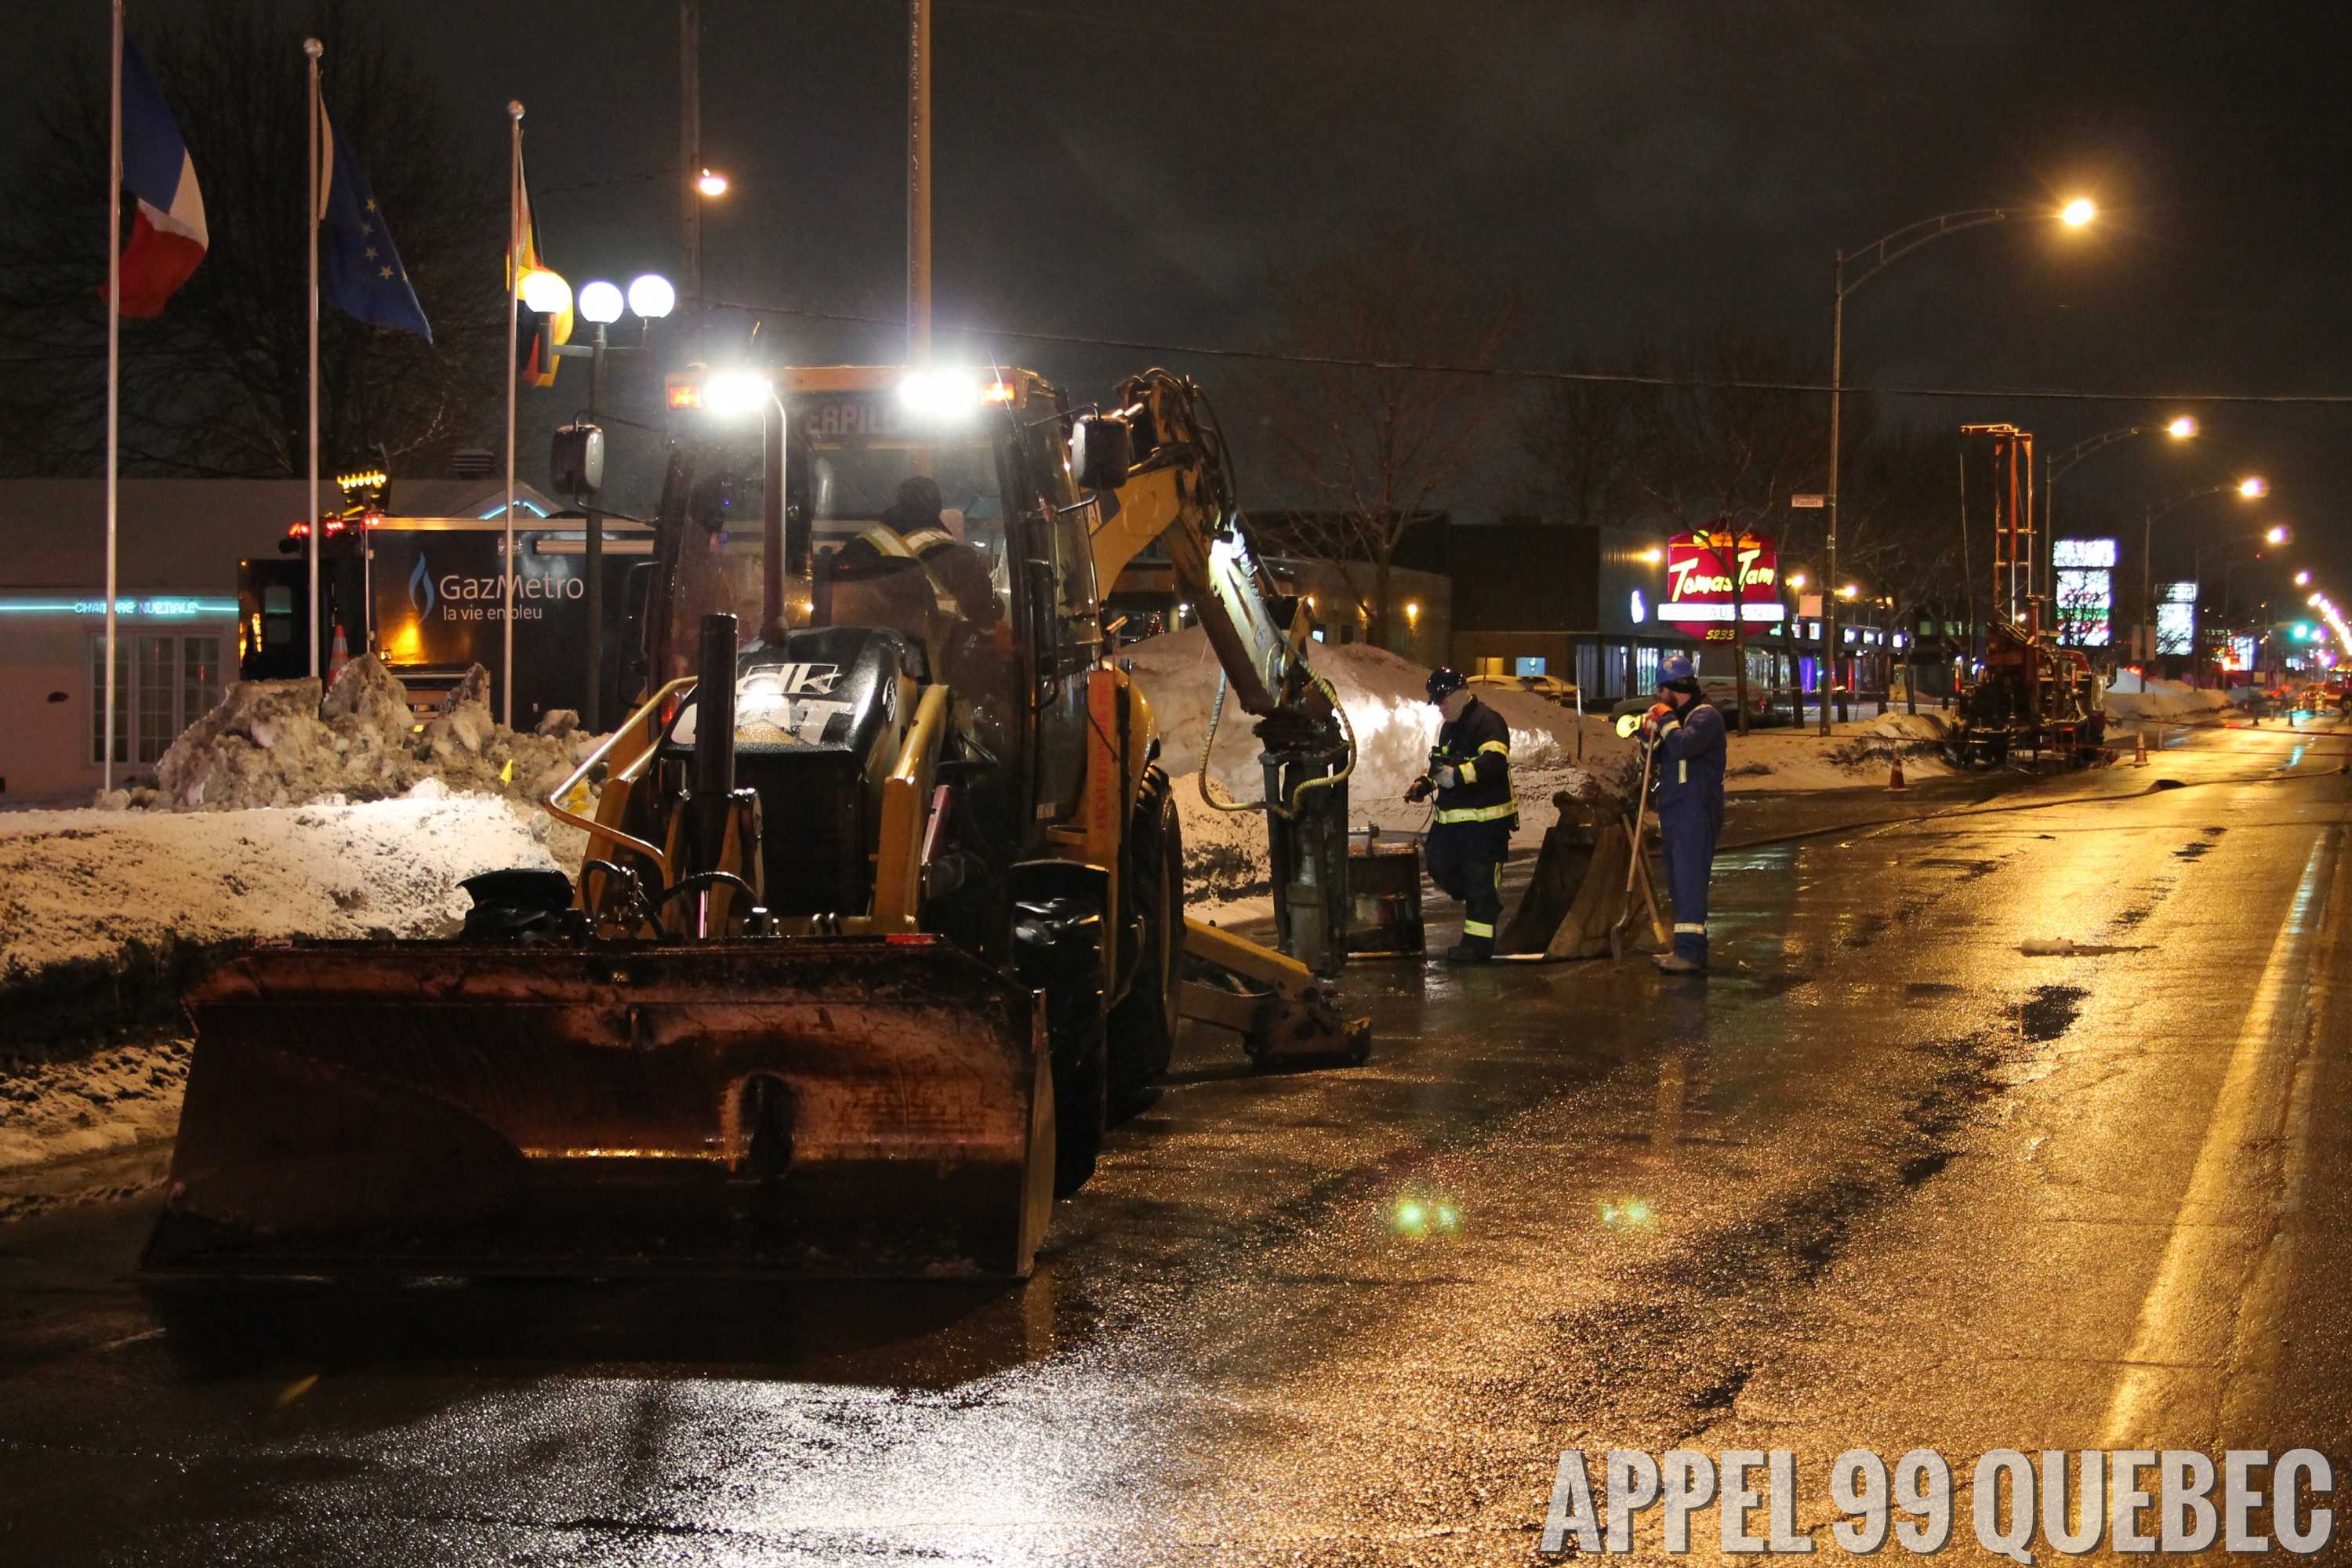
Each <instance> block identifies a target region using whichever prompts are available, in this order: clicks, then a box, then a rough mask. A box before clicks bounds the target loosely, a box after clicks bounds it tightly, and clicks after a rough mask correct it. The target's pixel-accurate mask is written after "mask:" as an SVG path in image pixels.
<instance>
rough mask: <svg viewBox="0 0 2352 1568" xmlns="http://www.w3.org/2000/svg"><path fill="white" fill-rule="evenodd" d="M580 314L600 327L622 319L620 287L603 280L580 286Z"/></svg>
mask: <svg viewBox="0 0 2352 1568" xmlns="http://www.w3.org/2000/svg"><path fill="white" fill-rule="evenodd" d="M580 313H581V315H583V316H584V317H586V318H587V319H588V320H589V321H593V322H595V323H596V324H597V325H598V326H610V325H611V324H612V323H613V322H614V321H619V320H620V319H621V290H620V288H619V286H618V285H616V284H612V283H607V282H605V281H604V279H602V278H599V279H596V280H595V281H594V282H593V283H583V284H582V285H581V286H580Z"/></svg>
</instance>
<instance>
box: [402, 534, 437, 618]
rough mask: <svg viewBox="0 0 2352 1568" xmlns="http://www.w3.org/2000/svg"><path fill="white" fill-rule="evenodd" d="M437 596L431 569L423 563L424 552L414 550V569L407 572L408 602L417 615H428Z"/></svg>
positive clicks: (431, 611)
mask: <svg viewBox="0 0 2352 1568" xmlns="http://www.w3.org/2000/svg"><path fill="white" fill-rule="evenodd" d="M439 598H440V595H437V594H436V593H435V592H434V591H433V572H432V569H431V568H430V567H428V566H426V565H425V552H423V551H422V550H420V551H418V552H416V566H415V570H414V571H412V572H410V573H409V574H408V603H409V605H410V606H411V607H412V608H414V609H415V611H416V613H417V614H418V615H419V616H429V615H431V614H432V613H433V605H434V604H435V603H436V601H437V600H438V599H439Z"/></svg>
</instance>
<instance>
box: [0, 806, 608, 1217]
mask: <svg viewBox="0 0 2352 1568" xmlns="http://www.w3.org/2000/svg"><path fill="white" fill-rule="evenodd" d="M582 838H583V836H582V835H579V834H577V833H574V832H572V830H570V829H567V828H562V827H559V826H557V825H556V824H555V823H554V821H553V819H551V818H550V817H549V816H546V814H545V813H543V812H531V811H527V810H525V809H524V808H522V807H520V806H518V805H515V804H513V803H512V802H510V801H508V800H504V799H497V798H492V797H488V796H482V795H472V796H453V795H449V794H448V793H447V792H446V790H445V789H444V788H443V787H442V785H441V784H440V783H439V782H438V781H437V780H433V779H426V780H425V781H423V782H422V783H420V784H417V785H416V786H415V789H414V791H413V792H412V793H411V794H410V795H408V796H406V797H404V798H402V799H399V800H388V801H377V802H374V803H372V804H369V805H307V806H302V807H299V808H294V809H286V808H277V809H266V810H248V811H207V812H190V813H177V812H148V811H121V810H114V811H99V810H80V811H26V812H12V813H8V814H5V815H0V1172H5V1171H6V1170H8V1169H9V1168H11V1167H12V1166H20V1165H25V1164H29V1163H35V1162H39V1161H47V1160H56V1159H62V1158H69V1157H73V1156H77V1155H84V1154H93V1153H100V1152H108V1151H110V1150H114V1149H120V1148H127V1147H131V1146H133V1145H137V1144H141V1143H146V1142H154V1141H156V1140H159V1139H162V1138H164V1137H168V1136H169V1135H170V1132H171V1130H172V1127H173V1124H174V1123H175V1122H176V1121H177V1119H178V1116H179V1101H180V1089H181V1087H182V1084H183V1083H184V1079H185V1077H186V1071H187V1068H186V1047H185V1045H184V1043H183V1042H182V1041H180V1040H179V1039H177V1038H174V1037H173V1030H174V1029H176V1027H177V1024H176V1020H175V1015H174V1011H173V1009H174V1007H175V999H176V998H177V996H178V994H179V992H180V989H181V987H182V986H183V985H184V984H185V983H186V982H187V981H188V980H190V979H191V978H193V977H194V974H195V973H196V972H197V970H198V969H199V968H200V967H201V966H202V964H203V963H204V962H205V959H206V957H207V956H208V955H209V954H210V953H212V952H215V951H216V950H217V949H219V948H221V947H223V946H225V945H226V944H228V943H231V942H238V941H244V940H251V939H255V938H291V937H414V936H425V935H429V934H434V933H436V932H438V931H443V930H446V929H447V927H448V926H449V925H450V924H451V923H452V922H454V921H457V919H459V918H460V917H462V916H463V914H464V913H465V910H466V908H467V904H468V903H469V902H470V901H471V900H468V899H467V896H466V894H465V892H464V891H463V890H462V889H460V888H459V887H458V883H460V882H461V881H463V880H464V879H467V878H468V877H471V876H474V875H477V874H478V873H479V872H483V871H495V870H501V869H504V868H509V867H523V866H528V867H541V868H545V867H555V866H558V865H560V864H562V863H564V862H567V861H570V862H576V860H577V858H578V856H579V854H580V849H581V843H580V840H581V839H582ZM126 1028H128V1029H129V1030H130V1031H131V1032H130V1033H128V1034H125V1033H122V1032H121V1031H123V1030H124V1029H126ZM142 1031H143V1032H142ZM5 1215H6V1204H5V1198H0V1217H5Z"/></svg>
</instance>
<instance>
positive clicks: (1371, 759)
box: [1121, 626, 1633, 898]
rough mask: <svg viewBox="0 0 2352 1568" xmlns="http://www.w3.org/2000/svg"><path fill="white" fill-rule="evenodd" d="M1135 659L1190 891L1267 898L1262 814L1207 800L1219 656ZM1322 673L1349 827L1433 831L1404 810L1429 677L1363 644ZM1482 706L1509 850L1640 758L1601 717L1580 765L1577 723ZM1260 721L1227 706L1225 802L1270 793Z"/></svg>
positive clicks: (1147, 652)
mask: <svg viewBox="0 0 2352 1568" xmlns="http://www.w3.org/2000/svg"><path fill="white" fill-rule="evenodd" d="M1121 651H1122V654H1123V656H1124V657H1125V658H1129V659H1130V660H1132V661H1133V666H1134V675H1135V680H1136V684H1137V685H1139V687H1141V688H1142V689H1143V694H1144V696H1145V698H1146V699H1147V700H1149V701H1150V704H1151V713H1152V717H1153V719H1154V720H1155V721H1157V722H1158V724H1159V727H1160V765H1162V766H1163V767H1165V768H1166V769H1167V770H1168V773H1169V776H1170V778H1171V781H1172V782H1173V783H1174V784H1175V787H1176V803H1177V810H1178V812H1179V813H1180V814H1181V817H1182V820H1183V825H1184V844H1185V854H1184V858H1185V871H1186V882H1187V885H1188V886H1189V887H1191V888H1192V889H1193V892H1194V894H1195V896H1196V898H1197V897H1199V896H1201V895H1202V894H1206V895H1209V896H1212V897H1220V898H1231V897H1234V896H1237V895H1239V894H1241V893H1244V892H1249V891H1262V890H1264V889H1265V885H1266V880H1267V874H1268V873H1267V867H1266V854H1265V817H1264V816H1262V815H1261V814H1258V813H1255V812H1252V813H1247V814H1235V813H1227V812H1221V811H1218V810H1216V809H1215V808H1214V807H1213V806H1210V805H1206V804H1204V803H1203V802H1202V799H1201V790H1200V770H1201V742H1202V739H1203V738H1204V737H1206V735H1207V734H1208V731H1209V715H1210V711H1211V710H1212V708H1213V706H1214V705H1215V702H1216V696H1217V677H1218V673H1219V669H1218V665H1217V657H1216V654H1215V652H1214V651H1213V649H1212V648H1211V647H1209V638H1208V634H1207V633H1206V632H1203V631H1202V630H1201V629H1200V628H1199V627H1197V626H1196V627H1193V628H1192V629H1191V630H1188V631H1181V632H1171V633H1170V634H1168V635H1167V636H1164V637H1150V638H1147V639H1146V640H1144V641H1142V642H1139V643H1136V644H1133V645H1131V646H1130V647H1127V648H1125V649H1123V650H1121ZM1312 657H1313V659H1314V665H1315V668H1316V670H1317V671H1318V673H1319V674H1320V675H1322V677H1323V678H1324V679H1327V680H1328V681H1329V682H1330V683H1331V686H1332V689H1333V690H1335V691H1337V692H1338V693H1339V706H1340V707H1341V709H1342V710H1345V712H1346V714H1347V717H1348V723H1349V728H1350V729H1351V730H1352V731H1354V733H1355V737H1356V771H1355V773H1354V775H1353V776H1352V777H1351V778H1349V781H1348V817H1349V823H1350V824H1351V825H1352V826H1365V825H1366V824H1371V825H1374V826H1379V827H1381V828H1382V829H1387V830H1398V831H1406V832H1411V831H1417V830H1419V829H1421V828H1423V826H1426V825H1427V823H1428V821H1429V816H1430V806H1429V804H1428V803H1427V802H1425V801H1424V802H1423V803H1422V804H1420V805H1407V804H1406V803H1405V800H1404V798H1403V797H1404V792H1405V789H1406V788H1407V786H1409V785H1410V784H1412V781H1413V780H1415V779H1417V778H1419V777H1420V776H1421V774H1422V772H1423V769H1425V768H1426V767H1427V766H1428V763H1429V747H1430V743H1431V742H1433V741H1434V740H1436V738H1437V722H1438V721H1437V710H1435V709H1433V708H1432V707H1431V706H1430V705H1429V701H1428V699H1427V697H1426V695H1425V690H1426V688H1425V682H1426V681H1427V679H1428V676H1429V672H1428V670H1426V669H1424V668H1422V667H1421V666H1420V665H1417V664H1414V663H1412V662H1411V661H1410V660H1408V659H1405V658H1401V657H1400V656H1398V655H1396V654H1393V653H1390V652H1389V651H1387V650H1386V649H1384V648H1377V647H1370V646H1369V645H1367V644H1363V643H1349V644H1347V645H1345V646H1342V647H1332V646H1328V645H1322V644H1318V645H1317V647H1315V648H1314V650H1313V655H1312ZM1478 700H1479V701H1481V702H1484V703H1486V704H1487V705H1488V706H1490V707H1492V708H1493V709H1494V710H1496V712H1497V713H1500V714H1501V715H1502V716H1503V720H1504V722H1506V723H1507V724H1508V725H1510V727H1511V770H1512V774H1513V778H1514V780H1515V789H1516V792H1517V795H1518V801H1519V831H1518V834H1517V837H1516V838H1515V839H1514V840H1513V842H1514V843H1516V844H1519V845H1532V844H1535V843H1537V842H1538V841H1540V840H1541V839H1542V837H1543V835H1544V832H1545V830H1546V829H1547V828H1549V826H1551V825H1552V823H1553V822H1554V821H1556V820H1557V819H1558V817H1559V812H1558V810H1557V808H1555V807H1554V806H1553V805H1552V796H1553V795H1555V794H1557V793H1559V792H1562V791H1565V792H1567V793H1568V794H1570V795H1594V794H1604V795H1605V794H1611V793H1614V792H1615V789H1616V786H1615V784H1614V781H1615V780H1616V778H1617V777H1618V775H1619V773H1621V772H1622V769H1623V767H1624V765H1625V763H1626V762H1627V760H1628V759H1630V758H1631V757H1632V756H1633V744H1632V742H1627V741H1621V740H1619V739H1618V738H1617V736H1616V733H1615V732H1614V731H1612V730H1611V728H1610V727H1609V723H1608V721H1606V720H1605V719H1601V718H1598V717H1588V718H1586V719H1585V721H1584V759H1583V762H1582V763H1581V764H1580V763H1578V761H1577V718H1576V715H1575V713H1573V712H1572V711H1570V710H1567V709H1564V708H1561V707H1560V706H1559V705H1558V704H1557V703H1553V702H1549V701H1546V700H1544V699H1543V698H1540V697H1538V696H1535V695H1534V694H1532V693H1530V692H1525V691H1510V690H1496V689H1486V688H1483V687H1482V688H1480V689H1479V691H1478ZM1254 725H1255V720H1253V719H1252V718H1251V717H1250V716H1249V715H1248V714H1247V713H1244V712H1243V711H1242V710H1241V706H1240V704H1239V703H1237V702H1235V701H1234V700H1232V699H1231V698H1230V696H1229V697H1228V698H1227V700H1226V702H1225V710H1224V716H1223V720H1222V721H1221V722H1220V725H1219V728H1218V731H1217V744H1216V751H1215V752H1214V753H1213V755H1212V757H1211V758H1210V761H1209V784H1210V787H1211V789H1212V790H1213V791H1215V792H1217V793H1218V794H1219V795H1220V796H1221V798H1224V799H1229V800H1237V801H1256V800H1260V799H1263V798H1264V797H1265V778H1264V775H1263V773H1261V771H1260V770H1259V767H1258V762H1257V755H1258V747H1257V740H1256V737H1255V734H1254V733H1253V732H1252V731H1253V726H1254Z"/></svg>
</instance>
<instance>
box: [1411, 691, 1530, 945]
mask: <svg viewBox="0 0 2352 1568" xmlns="http://www.w3.org/2000/svg"><path fill="white" fill-rule="evenodd" d="M1428 691H1429V700H1430V701H1431V702H1433V703H1434V704H1436V707H1437V712H1438V717H1439V718H1440V719H1442V720H1443V721H1444V723H1443V724H1441V725H1440V727H1439V729H1438V731H1437V744H1435V745H1434V746H1432V747H1431V748H1430V749H1429V771H1428V772H1427V773H1423V775H1422V776H1421V777H1419V778H1417V779H1415V780H1413V781H1412V787H1411V788H1409V789H1407V790H1406V791H1405V795H1404V797H1405V799H1407V800H1409V801H1423V800H1427V799H1428V798H1429V797H1430V795H1436V796H1437V810H1436V812H1435V814H1434V815H1435V818H1436V820H1435V822H1434V824H1433V826H1431V828H1430V830H1429V879H1430V880H1431V881H1433V882H1435V883H1436V884H1437V885H1438V887H1439V888H1441V889H1444V892H1445V893H1446V895H1447V896H1448V897H1450V898H1456V899H1459V900H1462V940H1461V941H1460V942H1456V943H1455V944H1454V946H1452V947H1451V948H1448V949H1447V950H1446V952H1445V961H1446V962H1447V963H1487V962H1489V961H1491V960H1492V959H1493V958H1494V956H1495V922H1496V921H1499V920H1501V919H1502V918H1503V860H1504V858H1505V857H1507V856H1508V855H1509V854H1510V852H1511V830H1512V829H1514V828H1516V827H1517V826H1518V825H1519V804H1518V801H1517V799H1516V798H1514V797H1513V795H1512V794H1511V727H1510V726H1509V725H1508V724H1507V723H1505V722H1504V721H1503V716H1502V715H1501V714H1500V713H1497V712H1496V711H1495V710H1493V709H1492V708H1489V707H1487V706H1486V704H1485V703H1484V702H1481V701H1479V700H1478V699H1477V698H1476V697H1475V696H1474V695H1472V693H1471V690H1470V683H1469V682H1468V681H1467V680H1465V679H1463V677H1462V672H1461V671H1460V670H1458V669H1446V668H1438V669H1433V670H1431V671H1430V672H1429V684H1428Z"/></svg>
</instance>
